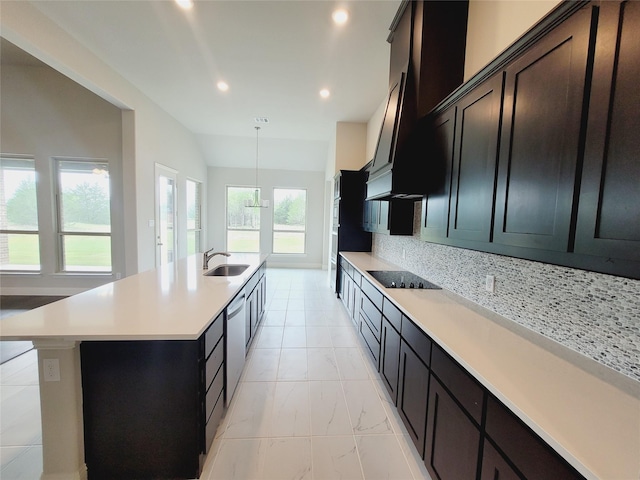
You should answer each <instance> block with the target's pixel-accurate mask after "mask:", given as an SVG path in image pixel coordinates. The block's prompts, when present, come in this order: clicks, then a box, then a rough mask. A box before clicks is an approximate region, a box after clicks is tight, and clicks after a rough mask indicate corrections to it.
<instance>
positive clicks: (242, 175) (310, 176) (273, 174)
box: [203, 167, 325, 268]
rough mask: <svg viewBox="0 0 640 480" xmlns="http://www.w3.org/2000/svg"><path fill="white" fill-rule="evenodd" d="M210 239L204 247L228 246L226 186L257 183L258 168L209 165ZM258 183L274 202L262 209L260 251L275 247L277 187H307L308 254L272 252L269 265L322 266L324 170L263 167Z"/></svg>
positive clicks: (218, 248) (264, 195) (219, 248)
mask: <svg viewBox="0 0 640 480" xmlns="http://www.w3.org/2000/svg"><path fill="white" fill-rule="evenodd" d="M208 184H209V198H208V215H207V217H206V218H207V223H208V225H209V235H208V237H207V238H208V241H207V242H205V244H204V245H203V248H204V249H208V248H216V249H217V250H224V249H226V215H225V211H226V187H227V186H228V185H229V186H247V187H253V186H254V185H255V170H251V169H246V168H221V167H209V169H208ZM258 184H259V186H260V189H261V196H262V199H265V200H269V201H270V202H271V204H270V206H269V208H265V209H261V217H260V228H261V232H260V233H261V235H260V237H261V240H260V250H261V251H262V252H263V253H270V252H271V251H272V250H273V248H272V246H273V240H272V230H271V226H272V223H273V189H274V188H277V187H292V188H304V189H306V190H307V232H306V233H307V235H306V253H305V254H300V255H276V254H272V255H271V256H270V257H269V259H268V261H267V262H268V265H269V266H288V267H301V268H302V267H305V268H320V267H321V266H322V262H323V244H324V236H325V235H324V232H323V230H324V228H325V225H324V223H325V222H324V204H325V202H324V198H325V181H324V172H304V171H290V170H259V172H258Z"/></svg>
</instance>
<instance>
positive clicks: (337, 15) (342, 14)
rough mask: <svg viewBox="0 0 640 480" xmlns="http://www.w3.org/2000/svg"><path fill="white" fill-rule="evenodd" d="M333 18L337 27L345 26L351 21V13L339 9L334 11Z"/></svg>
mask: <svg viewBox="0 0 640 480" xmlns="http://www.w3.org/2000/svg"><path fill="white" fill-rule="evenodd" d="M331 18H333V23H335V24H336V25H344V24H345V23H347V20H349V12H347V11H346V10H345V9H344V8H339V9H337V10H334V11H333V13H332V14H331Z"/></svg>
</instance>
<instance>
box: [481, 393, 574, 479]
mask: <svg viewBox="0 0 640 480" xmlns="http://www.w3.org/2000/svg"><path fill="white" fill-rule="evenodd" d="M486 421H487V424H486V427H485V432H486V434H487V435H488V436H489V438H491V439H492V440H493V441H494V442H495V444H496V445H497V446H498V447H499V448H500V449H501V450H502V452H503V453H504V454H505V456H506V457H507V458H508V459H509V460H511V462H512V463H513V464H514V465H515V466H516V468H518V469H519V470H520V472H521V473H522V474H523V475H524V476H525V477H526V478H535V479H540V480H551V479H558V478H561V479H563V480H572V479H582V478H583V477H582V476H581V475H580V474H579V473H578V472H576V471H575V470H574V469H573V467H571V466H569V465H568V464H567V463H566V462H565V461H564V460H563V459H561V458H560V457H559V456H558V454H557V453H555V452H554V451H553V450H551V448H550V447H549V446H548V445H546V444H545V443H544V442H543V441H542V440H541V439H540V438H539V437H538V435H536V433H535V432H533V431H532V430H531V429H530V428H529V427H527V426H526V425H524V424H523V423H522V422H521V421H520V420H519V419H518V418H517V417H516V416H515V415H514V414H513V413H511V412H510V411H509V410H507V408H506V407H505V406H504V405H502V403H500V402H499V401H498V400H497V399H495V398H494V397H493V396H492V395H490V396H489V399H488V401H487V420H486Z"/></svg>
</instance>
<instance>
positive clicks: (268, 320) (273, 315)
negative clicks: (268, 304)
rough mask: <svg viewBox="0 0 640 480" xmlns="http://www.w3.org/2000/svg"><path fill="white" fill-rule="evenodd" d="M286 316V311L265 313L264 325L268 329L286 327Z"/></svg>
mask: <svg viewBox="0 0 640 480" xmlns="http://www.w3.org/2000/svg"><path fill="white" fill-rule="evenodd" d="M286 315H287V311H286V310H268V311H266V312H265V315H264V320H263V321H262V324H263V325H264V326H268V327H282V326H284V322H285V318H286Z"/></svg>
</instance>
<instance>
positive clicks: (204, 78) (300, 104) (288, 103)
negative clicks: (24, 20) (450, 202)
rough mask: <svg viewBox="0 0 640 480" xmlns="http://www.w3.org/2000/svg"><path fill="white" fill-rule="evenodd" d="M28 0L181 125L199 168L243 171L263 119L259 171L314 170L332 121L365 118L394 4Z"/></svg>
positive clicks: (381, 86)
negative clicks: (223, 87)
mask: <svg viewBox="0 0 640 480" xmlns="http://www.w3.org/2000/svg"><path fill="white" fill-rule="evenodd" d="M32 3H33V4H34V5H35V6H36V7H37V8H38V9H39V10H40V11H41V12H42V13H44V14H45V15H46V16H48V17H49V18H50V19H51V20H52V21H54V22H55V23H57V24H58V25H59V26H60V27H62V28H63V29H64V30H66V31H67V32H68V33H69V34H71V35H72V36H73V37H75V38H76V39H77V40H78V41H80V42H81V43H82V44H84V45H85V46H86V47H87V48H88V49H90V50H91V51H92V52H93V53H95V54H96V55H97V56H99V57H100V58H101V59H102V60H103V61H104V62H106V63H107V64H108V65H110V66H111V67H112V68H113V69H115V70H116V71H117V72H118V73H120V74H121V75H122V76H123V77H124V78H126V79H127V80H128V81H129V82H131V83H132V84H133V85H135V86H136V87H137V88H138V89H140V90H141V91H143V92H144V93H145V94H146V95H147V96H148V97H149V98H151V99H152V100H153V101H154V102H155V103H157V104H158V105H159V106H161V107H162V108H163V109H164V110H165V111H167V112H168V113H169V114H171V115H172V116H173V117H175V118H176V119H177V120H178V121H180V122H181V123H182V124H183V125H184V126H185V127H186V128H188V129H189V130H191V131H192V132H193V133H194V134H195V135H196V136H197V139H198V142H199V144H200V146H201V148H202V151H203V154H204V157H205V159H206V161H207V163H208V164H209V165H214V166H234V167H253V166H254V165H255V163H254V162H255V129H254V126H255V125H256V123H255V118H256V117H266V118H268V121H269V123H267V124H262V125H261V127H262V129H261V131H260V145H261V152H264V154H263V153H261V161H260V163H261V165H260V166H261V168H285V169H293V170H324V166H325V162H326V159H327V153H328V148H329V142H330V139H331V137H332V133H333V132H334V131H335V125H336V122H339V121H347V122H367V121H368V120H369V118H370V117H371V115H372V114H373V113H374V112H375V110H376V109H377V108H378V106H379V105H380V103H381V102H382V101H383V100H384V98H385V96H386V93H387V87H388V81H387V80H388V68H389V44H388V43H387V41H386V39H387V35H388V33H389V31H388V29H389V26H390V24H391V22H392V20H393V17H394V15H395V12H396V10H397V9H398V6H399V4H400V1H399V0H381V1H368V0H359V1H358V0H356V1H348V2H334V1H329V0H327V1H313V0H287V1H271V0H260V1H241V0H233V1H217V0H211V1H206V0H200V1H198V0H196V1H195V4H194V6H193V8H192V9H191V10H188V11H185V10H182V9H180V8H179V7H178V6H177V5H176V4H175V3H174V2H173V1H156V0H153V1H152V0H145V1H135V0H134V1H103V0H94V1H88V0H78V1H34V2H32ZM337 7H344V8H346V9H347V10H348V12H349V20H348V22H347V23H346V24H345V25H343V26H337V25H335V24H334V23H333V22H332V19H331V13H332V11H333V10H334V9H335V8H337ZM220 80H224V81H225V82H226V83H227V84H228V85H229V90H228V91H227V92H221V91H219V90H218V89H217V87H216V84H217V82H218V81H220ZM322 88H327V89H329V90H330V92H331V94H330V96H329V97H328V98H326V99H323V98H321V97H320V95H319V91H320V90H321V89H322ZM249 147H250V148H249ZM248 152H250V153H248Z"/></svg>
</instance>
